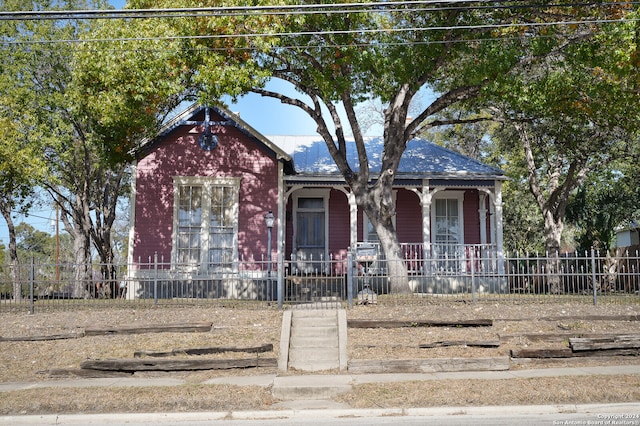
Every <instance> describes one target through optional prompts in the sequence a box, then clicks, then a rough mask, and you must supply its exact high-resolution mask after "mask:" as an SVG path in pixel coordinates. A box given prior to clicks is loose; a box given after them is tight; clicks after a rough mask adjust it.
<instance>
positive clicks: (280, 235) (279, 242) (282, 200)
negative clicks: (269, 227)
mask: <svg viewBox="0 0 640 426" xmlns="http://www.w3.org/2000/svg"><path fill="white" fill-rule="evenodd" d="M288 198H289V193H288V192H286V191H285V187H284V165H283V163H282V162H281V161H280V162H278V222H277V224H278V230H277V237H276V258H277V260H276V262H277V263H276V265H277V266H276V267H277V271H278V272H277V273H276V274H277V286H278V308H279V309H282V305H283V302H284V276H283V275H284V256H283V255H282V254H283V252H284V232H285V229H284V228H285V227H286V225H285V211H286V207H287V206H286V200H287V199H288ZM269 250H271V247H269ZM270 254H271V253H269V255H270Z"/></svg>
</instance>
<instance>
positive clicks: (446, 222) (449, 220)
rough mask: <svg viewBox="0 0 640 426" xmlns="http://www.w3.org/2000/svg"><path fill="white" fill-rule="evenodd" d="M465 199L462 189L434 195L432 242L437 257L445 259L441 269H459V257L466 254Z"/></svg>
mask: <svg viewBox="0 0 640 426" xmlns="http://www.w3.org/2000/svg"><path fill="white" fill-rule="evenodd" d="M463 200H464V192H462V191H443V192H440V193H438V194H436V196H434V200H433V204H432V209H431V223H432V227H433V232H432V237H431V238H432V240H431V242H432V243H433V246H432V247H433V250H434V255H435V257H436V258H438V259H443V260H444V263H442V264H441V265H440V266H439V267H440V268H441V269H447V270H458V269H459V268H460V267H461V265H460V264H459V262H458V259H459V258H460V257H461V256H462V255H463V254H464V238H463V236H464V233H463V231H464V230H463V223H464V222H463V217H462V203H463Z"/></svg>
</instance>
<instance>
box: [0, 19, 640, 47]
mask: <svg viewBox="0 0 640 426" xmlns="http://www.w3.org/2000/svg"><path fill="white" fill-rule="evenodd" d="M639 20H640V18H620V19H590V20H573V21H552V22H527V23H505V24H477V25H450V26H435V27H409V28H372V29H366V28H358V29H353V30H328V31H326V30H322V31H301V32H274V33H267V32H265V33H242V34H205V35H185V36H152V37H121V38H105V39H57V40H13V41H0V44H4V45H22V44H49V43H110V42H114V43H115V42H141V41H173V40H206V39H229V38H259V37H305V36H329V35H352V34H362V35H364V34H375V33H406V32H427V31H452V30H489V29H503V28H536V27H551V26H572V25H589V24H591V25H593V24H613V23H624V22H637V21H639ZM448 42H452V40H449V41H448ZM418 43H419V42H417V43H416V44H418ZM434 43H438V42H437V41H435V42H434ZM407 44H408V43H407ZM237 49H241V48H240V47H238V48H237ZM250 49H251V48H250Z"/></svg>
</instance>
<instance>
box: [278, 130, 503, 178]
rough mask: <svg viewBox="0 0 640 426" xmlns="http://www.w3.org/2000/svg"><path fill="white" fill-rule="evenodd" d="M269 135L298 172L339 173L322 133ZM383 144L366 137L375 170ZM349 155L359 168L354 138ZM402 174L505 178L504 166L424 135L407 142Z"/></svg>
mask: <svg viewBox="0 0 640 426" xmlns="http://www.w3.org/2000/svg"><path fill="white" fill-rule="evenodd" d="M269 139H270V140H271V141H273V142H274V143H276V144H278V145H279V146H280V147H281V148H282V149H283V150H285V151H287V152H289V153H290V154H291V156H292V157H293V162H294V164H295V167H296V172H297V173H299V174H305V175H316V176H317V175H339V171H338V168H337V166H336V165H335V163H334V162H333V159H332V158H331V155H330V154H329V150H328V148H327V146H326V144H325V142H324V140H323V139H322V138H321V137H320V136H269ZM383 147H384V141H383V139H382V138H381V137H370V138H367V139H366V150H367V154H368V156H369V165H370V167H371V171H372V172H373V173H374V174H376V173H379V172H380V168H381V157H382V150H383ZM347 159H348V161H349V164H351V165H352V167H353V168H354V169H355V170H357V169H358V156H357V152H356V149H355V143H354V142H353V141H348V146H347ZM398 175H405V176H411V177H420V178H432V179H438V178H456V179H504V172H503V171H502V170H500V169H498V168H496V167H493V166H489V165H487V164H484V163H482V162H480V161H478V160H474V159H472V158H470V157H467V156H464V155H462V154H460V153H458V152H455V151H453V150H450V149H447V148H444V147H442V146H440V145H437V144H435V143H433V142H431V141H428V140H424V139H413V140H411V141H409V142H408V143H407V149H406V150H405V152H404V154H403V156H402V159H401V160H400V165H399V167H398Z"/></svg>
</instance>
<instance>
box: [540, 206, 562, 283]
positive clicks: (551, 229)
mask: <svg viewBox="0 0 640 426" xmlns="http://www.w3.org/2000/svg"><path fill="white" fill-rule="evenodd" d="M544 229H545V235H546V239H545V249H546V253H547V271H546V272H547V277H546V278H547V283H548V286H549V292H550V293H553V294H559V293H561V292H562V286H561V278H560V273H561V270H560V269H561V268H560V267H561V265H560V258H559V256H560V244H561V237H562V230H563V229H564V223H563V221H562V220H555V219H554V217H553V214H552V213H551V212H549V211H545V212H544Z"/></svg>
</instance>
